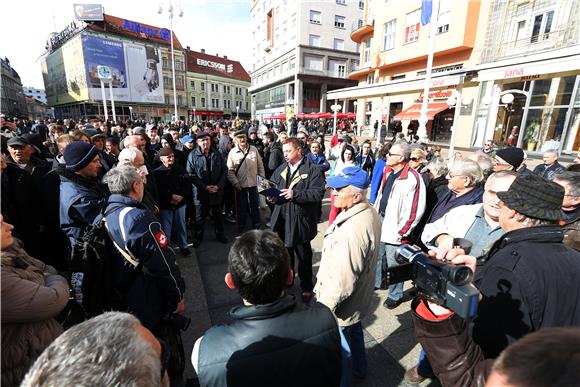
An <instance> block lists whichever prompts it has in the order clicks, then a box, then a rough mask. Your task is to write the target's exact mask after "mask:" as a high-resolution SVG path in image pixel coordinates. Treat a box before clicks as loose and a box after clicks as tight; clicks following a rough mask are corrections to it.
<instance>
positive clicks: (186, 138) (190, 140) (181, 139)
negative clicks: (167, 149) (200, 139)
mask: <svg viewBox="0 0 580 387" xmlns="http://www.w3.org/2000/svg"><path fill="white" fill-rule="evenodd" d="M179 140H180V141H181V142H182V143H184V144H185V143H186V142H193V137H191V136H183V137H182V138H180V139H179Z"/></svg>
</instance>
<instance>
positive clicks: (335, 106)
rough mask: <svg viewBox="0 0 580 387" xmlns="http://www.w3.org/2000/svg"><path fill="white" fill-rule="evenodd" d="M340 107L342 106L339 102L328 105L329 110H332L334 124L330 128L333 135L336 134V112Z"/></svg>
mask: <svg viewBox="0 0 580 387" xmlns="http://www.w3.org/2000/svg"><path fill="white" fill-rule="evenodd" d="M341 109H342V106H340V105H339V104H337V103H336V101H335V104H334V105H332V106H331V107H330V110H332V112H333V113H334V125H333V129H332V135H333V136H334V135H335V134H336V114H337V113H338V112H339V111H340V110H341Z"/></svg>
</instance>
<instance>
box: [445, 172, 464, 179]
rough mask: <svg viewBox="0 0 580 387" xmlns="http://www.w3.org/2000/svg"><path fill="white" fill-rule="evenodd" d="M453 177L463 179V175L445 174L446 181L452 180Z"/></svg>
mask: <svg viewBox="0 0 580 387" xmlns="http://www.w3.org/2000/svg"><path fill="white" fill-rule="evenodd" d="M454 177H465V175H452V174H450V173H448V174H447V178H448V179H453V178H454Z"/></svg>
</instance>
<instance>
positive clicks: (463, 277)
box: [449, 266, 473, 285]
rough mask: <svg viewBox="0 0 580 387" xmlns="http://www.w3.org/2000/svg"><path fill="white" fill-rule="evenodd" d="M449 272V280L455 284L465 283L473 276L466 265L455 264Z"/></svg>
mask: <svg viewBox="0 0 580 387" xmlns="http://www.w3.org/2000/svg"><path fill="white" fill-rule="evenodd" d="M449 274H450V276H449V277H450V278H449V280H450V281H451V282H453V283H454V284H455V285H465V284H466V283H468V282H469V281H471V277H472V276H473V272H472V271H471V269H470V268H469V267H467V266H457V267H455V268H454V269H453V270H452V271H451V273H449Z"/></svg>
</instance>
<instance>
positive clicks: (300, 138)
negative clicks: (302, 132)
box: [298, 137, 306, 140]
mask: <svg viewBox="0 0 580 387" xmlns="http://www.w3.org/2000/svg"><path fill="white" fill-rule="evenodd" d="M298 139H299V140H306V137H298Z"/></svg>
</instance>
